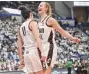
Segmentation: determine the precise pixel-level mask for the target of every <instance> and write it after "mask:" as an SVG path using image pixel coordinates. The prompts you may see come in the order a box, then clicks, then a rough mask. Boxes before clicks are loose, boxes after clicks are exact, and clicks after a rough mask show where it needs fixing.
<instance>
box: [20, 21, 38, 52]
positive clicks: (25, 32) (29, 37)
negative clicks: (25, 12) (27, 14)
mask: <svg viewBox="0 0 89 74" xmlns="http://www.w3.org/2000/svg"><path fill="white" fill-rule="evenodd" d="M31 22H32V21H29V20H27V21H25V22H24V23H23V24H22V25H21V27H20V34H21V37H22V40H23V43H24V44H23V47H24V48H25V50H29V49H34V48H37V47H36V41H35V38H34V36H33V34H32V31H31V30H30V29H29V27H28V26H29V24H30V23H31Z"/></svg>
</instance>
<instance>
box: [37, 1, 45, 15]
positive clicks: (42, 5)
mask: <svg viewBox="0 0 89 74" xmlns="http://www.w3.org/2000/svg"><path fill="white" fill-rule="evenodd" d="M46 10H47V9H46V6H45V2H41V3H40V4H39V6H38V14H39V15H41V14H44V13H46Z"/></svg>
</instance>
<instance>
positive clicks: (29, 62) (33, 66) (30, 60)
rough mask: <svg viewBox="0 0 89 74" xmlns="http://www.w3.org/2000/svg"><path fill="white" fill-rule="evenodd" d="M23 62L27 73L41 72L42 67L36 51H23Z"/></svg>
mask: <svg viewBox="0 0 89 74" xmlns="http://www.w3.org/2000/svg"><path fill="white" fill-rule="evenodd" d="M24 62H25V69H26V71H27V73H31V72H38V71H41V70H42V65H41V61H40V57H39V54H38V50H37V49H31V50H30V51H25V53H24Z"/></svg>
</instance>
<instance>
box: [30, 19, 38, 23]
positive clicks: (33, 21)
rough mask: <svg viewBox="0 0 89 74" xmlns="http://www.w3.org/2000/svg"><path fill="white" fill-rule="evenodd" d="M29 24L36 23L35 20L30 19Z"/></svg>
mask: <svg viewBox="0 0 89 74" xmlns="http://www.w3.org/2000/svg"><path fill="white" fill-rule="evenodd" d="M29 24H37V21H36V20H35V19H33V20H31V21H30V22H29Z"/></svg>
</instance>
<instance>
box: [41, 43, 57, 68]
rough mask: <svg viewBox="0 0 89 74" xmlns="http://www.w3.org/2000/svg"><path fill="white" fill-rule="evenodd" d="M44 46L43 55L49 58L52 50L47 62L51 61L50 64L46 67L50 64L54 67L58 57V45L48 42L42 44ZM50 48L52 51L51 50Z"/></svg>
mask: <svg viewBox="0 0 89 74" xmlns="http://www.w3.org/2000/svg"><path fill="white" fill-rule="evenodd" d="M42 46H43V51H42V54H43V55H45V56H46V57H47V58H48V53H49V52H50V54H49V58H48V60H47V61H46V63H47V62H50V64H49V65H47V66H46V68H47V67H48V66H50V67H52V68H53V67H54V64H55V62H56V58H57V46H56V44H51V45H50V43H48V44H47V43H46V44H43V45H42ZM49 50H50V51H49ZM52 50H53V52H52Z"/></svg>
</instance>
